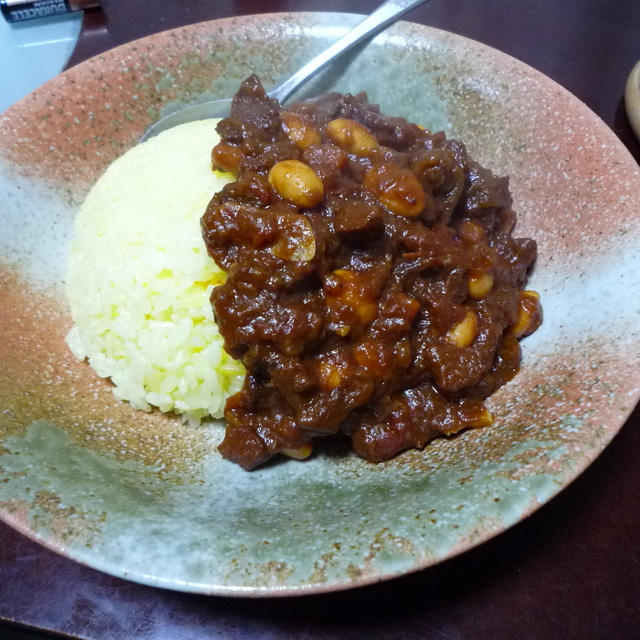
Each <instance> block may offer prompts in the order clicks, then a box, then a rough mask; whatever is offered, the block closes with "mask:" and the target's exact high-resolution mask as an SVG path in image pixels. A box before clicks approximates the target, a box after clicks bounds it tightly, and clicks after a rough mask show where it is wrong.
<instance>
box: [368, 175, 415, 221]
mask: <svg viewBox="0 0 640 640" xmlns="http://www.w3.org/2000/svg"><path fill="white" fill-rule="evenodd" d="M363 184H364V186H365V187H367V188H368V189H370V190H371V191H373V193H374V194H375V195H376V196H377V197H378V199H379V200H380V202H381V203H382V204H383V205H385V206H386V207H387V208H388V209H390V210H391V211H392V212H393V213H396V214H398V215H401V216H407V217H410V218H413V217H415V216H417V215H418V214H420V212H421V211H422V210H423V209H424V206H425V203H426V195H425V193H424V189H423V188H422V185H421V184H420V182H419V181H418V179H417V178H416V176H415V175H414V174H413V173H412V172H411V170H410V169H403V168H402V167H399V166H397V165H395V164H390V163H387V164H379V165H376V166H373V167H371V169H369V171H367V173H366V175H365V177H364V183H363Z"/></svg>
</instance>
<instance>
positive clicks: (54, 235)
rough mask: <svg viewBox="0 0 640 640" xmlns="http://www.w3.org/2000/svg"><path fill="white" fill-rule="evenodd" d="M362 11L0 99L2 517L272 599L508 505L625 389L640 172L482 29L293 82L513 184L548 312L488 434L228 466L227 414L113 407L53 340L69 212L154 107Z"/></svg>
mask: <svg viewBox="0 0 640 640" xmlns="http://www.w3.org/2000/svg"><path fill="white" fill-rule="evenodd" d="M356 21H357V17H355V16H352V15H346V14H328V13H315V14H312V13H290V14H272V15H261V16H247V17H240V18H235V19H228V20H221V21H214V22H208V23H202V24H197V25H193V26H190V27H185V28H182V29H177V30H174V31H169V32H165V33H160V34H157V35H154V36H151V37H149V38H145V39H143V40H139V41H136V42H132V43H129V44H127V45H124V46H122V47H119V48H117V49H114V50H112V51H109V52H107V53H105V54H104V55H101V56H98V57H96V58H93V59H91V60H89V61H87V62H85V63H83V64H81V65H79V66H77V67H75V68H73V69H71V70H70V71H68V72H66V73H64V74H62V75H61V76H59V77H57V78H55V79H54V80H52V81H51V82H49V83H48V84H46V85H44V86H43V87H41V88H40V89H38V90H37V91H35V92H34V93H32V94H31V95H29V96H28V97H26V98H25V99H23V100H22V101H20V102H19V103H17V104H16V105H14V106H13V107H11V108H10V109H9V110H8V111H6V112H5V113H4V114H2V116H0V120H1V125H0V200H1V202H2V207H1V210H0V229H1V231H0V286H1V288H2V295H3V300H2V304H1V305H0V358H1V362H2V367H1V368H0V517H2V519H3V520H4V521H5V522H7V523H9V524H10V525H11V526H13V527H15V528H16V529H18V530H19V531H21V532H23V533H25V534H26V535H28V536H30V537H32V538H34V539H36V540H38V541H40V542H41V543H42V544H44V545H46V546H47V547H49V548H51V549H54V550H56V551H57V552H59V553H62V554H64V555H66V556H68V557H70V558H73V559H75V560H77V561H80V562H82V563H85V564H87V565H89V566H91V567H94V568H97V569H100V570H103V571H106V572H109V573H111V574H113V575H117V576H121V577H124V578H127V579H131V580H135V581H139V582H142V583H147V584H151V585H157V586H162V587H167V588H172V589H178V590H185V591H195V592H201V593H211V594H226V595H234V594H237V595H265V596H266V595H269V596H272V595H291V594H302V593H317V592H321V591H329V590H335V589H345V588H349V587H352V586H357V585H363V584H367V583H371V582H375V581H378V580H383V579H385V578H388V577H391V576H397V575H400V574H403V573H406V572H410V571H415V570H417V569H420V568H424V567H427V566H429V565H432V564H435V563H438V562H440V561H442V560H443V559H445V558H448V557H451V556H452V555H455V554H457V553H460V552H462V551H464V550H466V549H469V548H471V547H473V546H475V545H477V544H479V543H480V542H482V541H484V540H487V539H488V538H490V537H492V536H495V535H496V534H498V533H499V532H501V531H503V530H504V529H505V528H506V527H509V526H511V525H512V524H514V523H516V522H518V521H519V520H521V519H522V518H524V517H526V516H527V515H528V514H530V513H531V512H532V511H534V510H535V509H537V508H538V507H539V506H540V505H542V504H544V503H545V502H546V501H548V500H549V499H550V498H551V497H552V496H554V495H555V494H556V493H557V492H558V491H560V490H561V489H562V488H563V487H565V486H566V485H567V484H568V483H569V482H570V481H571V480H572V479H573V478H575V477H576V475H577V474H579V473H580V472H581V471H582V470H583V469H584V468H585V467H586V466H587V465H588V464H589V463H590V462H591V461H592V460H593V459H594V458H595V457H596V456H597V455H598V454H599V453H600V452H601V451H602V449H603V448H604V447H605V446H606V445H607V443H608V442H609V441H610V440H611V438H612V437H613V436H614V435H615V433H616V432H617V431H618V429H619V428H620V427H621V425H622V424H623V423H624V421H625V419H626V417H627V416H628V414H629V413H630V412H631V410H632V409H633V407H634V405H635V404H636V402H637V400H638V397H639V393H640V391H639V388H638V384H639V382H638V381H639V380H640V348H639V347H638V345H639V344H640V335H639V334H640V322H638V318H640V315H639V314H640V297H639V296H638V293H637V292H638V291H639V290H640V259H639V258H640V256H639V255H638V253H639V249H638V247H640V217H639V216H638V212H639V211H640V175H639V173H638V166H637V165H636V163H635V162H634V160H633V159H632V158H631V156H630V155H629V153H628V152H627V151H626V150H625V149H624V147H623V146H622V144H621V143H620V142H619V141H618V140H617V138H616V137H615V136H614V134H613V133H612V132H611V131H610V130H609V129H607V127H606V126H605V125H604V124H603V123H602V122H601V121H600V120H599V119H598V118H597V117H596V116H595V115H594V114H593V113H592V112H590V111H589V110H588V109H587V107H585V106H584V105H583V104H581V103H580V102H579V101H578V100H577V99H576V98H574V97H573V96H571V95H570V94H569V93H567V92H566V91H565V90H564V89H562V88H561V87H559V86H558V85H556V84H555V83H554V82H552V81H551V80H549V79H548V78H545V77H544V76H542V75H541V74H539V73H538V72H536V71H534V70H533V69H531V68H529V67H527V66H526V65H524V64H522V63H520V62H518V61H516V60H514V59H512V58H509V57H508V56H506V55H504V54H502V53H500V52H497V51H495V50H492V49H490V48H488V47H486V46H484V45H481V44H479V43H476V42H473V41H470V40H467V39H464V38H462V37H459V36H455V35H452V34H449V33H445V32H442V31H438V30H435V29H431V28H427V27H423V26H419V25H416V24H411V23H406V22H402V23H398V24H396V25H394V26H393V27H391V28H389V29H388V30H387V31H386V32H385V33H383V34H381V35H379V36H378V37H376V38H375V39H374V40H373V41H371V42H370V43H369V44H367V46H366V47H364V48H363V49H360V50H359V51H357V52H356V53H355V54H353V55H351V56H349V57H348V58H345V59H344V60H342V61H340V62H338V63H337V64H335V65H334V66H333V67H331V68H330V69H329V70H328V71H326V72H325V73H324V74H323V75H322V76H321V77H320V78H318V79H317V80H315V81H314V82H313V83H312V84H311V85H310V86H309V87H306V88H305V89H304V92H303V93H304V94H306V95H311V94H314V93H318V92H320V91H326V90H328V89H331V90H338V91H349V92H358V91H362V90H364V91H367V92H368V94H369V98H370V100H371V101H372V102H377V103H379V104H380V105H381V108H382V110H383V111H384V112H386V113H389V114H393V115H402V116H405V117H407V118H410V119H412V120H413V121H416V122H419V123H421V124H423V125H424V126H426V127H427V128H429V129H431V130H439V129H444V130H445V131H446V132H447V134H448V135H450V136H452V137H455V138H459V139H461V140H463V141H464V142H465V143H466V144H467V147H468V149H469V151H470V153H471V154H472V155H473V156H474V157H475V158H476V159H478V160H479V161H480V162H481V163H482V164H484V165H485V166H487V167H489V168H491V169H492V170H493V171H494V172H495V173H498V174H508V175H510V177H511V190H512V194H513V197H514V202H515V208H516V211H517V213H518V216H519V222H518V227H517V233H518V235H520V236H530V237H533V238H535V239H536V240H537V242H538V246H539V258H538V262H537V265H536V268H535V271H534V273H533V275H532V278H531V281H530V284H529V288H532V289H535V290H537V291H538V292H539V293H540V295H541V298H542V304H543V308H544V313H545V318H544V324H543V326H542V327H541V329H540V330H538V331H537V332H536V333H535V334H534V335H532V336H531V337H529V338H527V339H526V340H525V341H523V354H524V359H523V366H522V369H521V372H520V373H519V374H518V375H517V376H516V378H515V379H514V380H513V381H512V382H510V383H509V384H507V385H506V386H505V387H503V388H502V389H501V390H500V391H499V392H498V393H497V394H496V395H495V396H494V397H493V398H492V399H491V402H490V405H491V409H492V411H493V413H494V414H495V417H496V420H495V424H494V425H493V426H491V427H488V428H484V429H479V430H473V431H468V432H465V433H463V434H460V435H459V436H457V437H454V438H450V439H440V440H437V441H435V442H433V443H431V444H430V445H428V446H427V447H426V448H425V449H424V451H409V452H406V453H404V454H402V455H400V456H398V457H397V458H395V459H393V460H390V461H389V462H387V463H384V464H379V465H372V464H369V463H367V462H364V461H363V460H360V459H358V458H357V457H356V456H354V455H353V454H351V453H349V452H348V451H347V450H346V448H341V447H340V446H339V445H332V446H327V447H321V448H320V452H319V453H318V454H317V455H315V456H314V457H313V458H312V459H310V460H308V461H306V462H304V463H298V462H294V461H286V462H278V463H275V464H271V465H268V466H266V467H264V468H262V469H259V470H257V471H255V472H251V473H247V472H245V471H243V470H242V469H240V468H238V467H236V466H235V465H233V464H231V463H229V462H227V461H225V460H223V459H222V458H221V457H220V455H219V454H218V453H217V449H216V447H217V444H218V443H219V442H220V440H221V438H222V435H223V431H224V427H223V425H222V424H221V423H219V422H211V423H207V424H205V425H203V426H201V427H200V428H193V427H189V426H186V425H182V424H180V422H179V420H178V419H177V418H176V417H175V416H171V415H162V414H160V413H158V412H152V413H150V414H146V413H142V412H138V411H135V410H133V409H131V408H130V407H129V406H128V405H127V404H124V403H122V402H120V401H119V400H118V399H117V398H115V396H114V395H113V393H112V392H111V388H110V383H109V382H108V381H104V380H102V379H100V378H98V377H97V375H96V374H95V373H94V372H93V371H92V370H91V369H90V367H89V366H88V365H87V364H86V363H80V362H77V361H76V360H75V359H74V358H73V356H72V355H71V354H70V352H69V351H68V348H67V346H66V344H65V342H64V338H65V335H66V333H67V331H68V330H69V328H70V327H71V320H70V317H69V311H68V307H67V303H66V300H65V296H64V272H65V260H66V256H67V252H68V247H69V242H70V237H71V233H72V227H73V218H74V215H75V213H76V212H77V210H78V206H79V204H80V203H81V202H82V200H83V198H84V196H85V195H86V193H87V191H88V189H89V188H90V187H91V185H92V184H93V183H94V182H95V180H96V179H97V178H98V176H99V175H100V174H101V173H102V172H103V171H104V170H105V168H106V167H107V166H108V165H109V163H110V162H111V161H112V160H114V159H115V158H116V157H118V156H119V155H121V154H122V153H123V152H124V151H125V150H126V149H128V148H130V147H131V146H132V145H134V144H135V143H136V141H137V140H138V138H139V137H140V135H141V134H142V132H143V131H144V130H145V128H146V127H147V126H148V125H149V124H150V123H151V122H153V121H154V120H155V119H157V118H158V117H159V116H160V115H163V114H165V113H168V112H169V111H171V110H173V109H176V108H177V107H178V106H180V105H181V104H187V103H191V102H197V101H200V100H202V99H207V98H215V97H226V96H231V95H232V94H233V93H234V91H235V89H236V88H237V86H238V84H239V82H240V81H241V80H242V79H243V78H244V77H246V76H247V75H248V74H249V73H251V72H255V73H257V74H258V75H259V76H260V77H261V79H262V81H263V83H264V84H265V86H267V87H270V86H274V85H275V84H276V83H277V82H278V81H280V80H282V79H284V78H285V77H286V76H287V75H289V74H290V73H291V72H292V71H294V70H295V69H296V68H297V67H299V66H301V64H302V63H303V62H305V61H306V60H308V59H309V58H310V57H311V56H312V55H313V54H314V53H315V52H318V51H320V50H321V49H322V48H323V47H325V46H326V45H327V44H328V43H330V42H331V41H333V40H335V39H336V38H337V37H338V36H339V35H340V34H341V33H342V32H343V31H344V30H345V29H346V28H347V27H348V26H350V25H352V24H354V23H355V22H356Z"/></svg>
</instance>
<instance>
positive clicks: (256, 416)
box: [202, 76, 541, 469]
mask: <svg viewBox="0 0 640 640" xmlns="http://www.w3.org/2000/svg"><path fill="white" fill-rule="evenodd" d="M218 132H219V134H220V136H221V142H220V143H219V144H218V145H217V146H216V147H215V148H214V149H213V152H212V163H213V166H214V167H216V168H219V169H224V170H227V171H232V172H233V173H234V174H235V175H236V178H237V180H236V181H235V182H234V183H231V184H229V185H227V186H226V187H225V188H224V189H223V190H222V191H221V192H220V193H218V194H216V195H215V196H214V198H213V199H212V201H211V202H210V204H209V206H208V208H207V211H206V213H205V215H204V216H203V218H202V231H203V237H204V240H205V243H206V245H207V249H208V251H209V253H210V255H211V256H212V257H213V259H214V260H215V261H216V262H217V263H218V264H219V265H220V266H221V267H222V268H223V269H225V270H226V271H227V274H228V278H227V282H226V283H225V284H224V285H222V286H220V287H217V288H216V289H214V291H213V293H212V297H211V300H212V305H213V310H214V314H215V317H216V321H217V323H218V326H219V328H220V331H221V334H222V335H223V337H224V339H225V348H226V349H227V350H228V351H229V352H230V353H231V354H232V355H234V356H235V357H237V358H241V359H242V361H243V362H244V364H245V366H246V367H247V371H248V373H247V377H246V380H245V384H244V387H243V389H242V391H240V392H239V393H237V394H236V395H234V396H232V397H231V398H229V399H228V401H227V405H226V410H225V417H226V420H227V431H226V436H225V439H224V441H223V443H222V444H221V446H220V451H221V452H222V454H223V455H224V456H225V457H227V458H229V459H231V460H233V461H235V462H237V463H238V464H240V465H241V466H243V467H244V468H246V469H252V468H254V467H256V466H258V465H260V464H262V463H264V462H265V461H267V460H268V459H269V458H271V457H272V456H273V455H274V454H276V453H279V452H284V453H286V454H288V455H292V456H293V457H299V458H301V457H305V456H306V455H308V454H309V453H310V451H311V447H310V446H309V443H310V441H311V440H312V439H313V438H314V437H316V436H322V435H332V434H335V433H338V432H342V433H344V434H346V436H347V437H349V438H350V440H351V443H352V446H353V449H354V450H355V452H356V453H357V454H358V455H360V456H362V457H364V458H366V459H368V460H371V461H383V460H386V459H388V458H390V457H392V456H394V455H396V454H397V453H399V452H400V451H402V450H404V449H407V448H411V447H423V446H424V445H425V444H426V443H427V442H428V441H429V440H431V439H432V438H434V437H436V436H439V435H450V434H454V433H456V432H458V431H460V430H462V429H465V428H469V427H479V426H485V425H487V424H490V423H491V420H492V418H491V415H490V413H489V412H488V411H487V410H486V408H485V407H484V405H483V400H484V399H485V398H486V397H487V396H488V395H490V394H491V393H492V392H493V391H494V390H495V389H496V388H498V387H499V386H501V385H502V384H504V383H505V382H506V381H508V380H509V379H511V378H512V377H513V376H514V375H515V373H516V372H517V371H518V367H519V364H520V348H519V344H518V339H519V338H521V337H522V336H524V335H527V334H529V333H531V332H532V331H533V330H535V328H537V326H538V325H539V324H540V321H541V309H540V304H539V300H538V297H537V294H535V292H528V291H524V287H525V284H526V280H527V271H528V269H529V268H530V267H531V265H532V264H533V262H534V261H535V256H536V245H535V242H534V241H533V240H530V239H521V238H514V237H513V236H512V230H513V227H514V225H515V222H516V216H515V213H514V212H513V210H512V201H511V196H510V194H509V189H508V179H507V178H499V177H496V176H494V175H493V174H492V173H491V172H490V171H488V170H487V169H484V168H482V167H481V166H480V165H478V164H477V163H476V162H474V161H473V160H472V159H471V158H469V157H468V155H467V152H466V149H465V147H464V145H463V144H462V143H460V142H458V141H455V140H447V139H446V137H445V136H444V134H442V133H435V134H431V133H430V132H428V131H426V130H424V129H423V128H421V127H419V126H418V125H415V124H411V123H409V122H407V121H405V120H403V119H401V118H392V117H387V116H384V115H382V114H380V112H379V110H378V108H377V107H376V106H374V105H371V104H369V103H367V101H366V96H365V95H364V94H359V95H357V96H351V95H344V96H342V95H338V94H329V95H326V96H322V97H321V98H319V99H317V100H314V101H313V102H309V103H297V104H295V105H292V106H287V107H286V108H284V107H281V106H280V105H278V103H277V102H276V101H274V100H272V99H270V98H268V97H267V96H266V95H265V93H264V90H263V89H262V86H261V85H260V83H259V80H258V79H257V78H256V77H255V76H252V77H250V78H248V79H247V80H246V81H245V82H244V83H243V85H242V86H241V88H240V90H239V91H238V93H237V95H236V97H235V98H234V102H233V107H232V111H231V115H230V117H229V118H226V119H224V120H222V121H221V122H220V124H219V125H218Z"/></svg>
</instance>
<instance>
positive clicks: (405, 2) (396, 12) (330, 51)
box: [140, 0, 426, 142]
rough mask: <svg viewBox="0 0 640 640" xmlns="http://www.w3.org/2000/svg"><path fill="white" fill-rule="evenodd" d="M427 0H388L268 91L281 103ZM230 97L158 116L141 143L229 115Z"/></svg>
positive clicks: (141, 139)
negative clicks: (179, 127)
mask: <svg viewBox="0 0 640 640" xmlns="http://www.w3.org/2000/svg"><path fill="white" fill-rule="evenodd" d="M423 2H426V0H387V2H384V3H383V4H381V5H380V6H379V7H378V8H377V9H376V10H375V11H374V12H373V13H372V14H371V15H369V16H368V17H367V18H365V19H364V20H363V21H362V22H360V23H359V24H357V25H356V26H355V27H354V28H353V29H351V30H350V31H348V32H347V33H345V34H344V35H343V36H342V37H341V38H340V39H339V40H337V41H336V42H334V43H333V44H332V45H331V46H329V47H328V48H327V49H325V50H324V51H323V52H322V53H320V54H319V55H317V56H316V57H315V58H313V59H312V60H310V61H309V62H307V64H305V65H304V67H302V69H300V70H299V71H297V72H296V73H294V74H293V75H292V76H291V77H290V78H289V79H288V80H285V82H283V83H282V84H281V85H280V86H278V87H276V88H275V89H272V90H271V91H269V92H268V93H269V95H270V96H271V97H272V98H275V99H276V100H278V101H279V102H280V103H283V102H284V101H285V100H286V99H287V98H288V97H289V96H290V95H291V94H292V93H293V92H294V91H295V90H296V89H297V88H298V87H299V86H300V85H301V84H302V83H303V82H306V81H307V80H309V78H311V77H313V76H314V75H315V74H316V73H318V72H319V71H320V70H322V69H324V68H325V67H326V66H327V65H328V64H329V63H330V62H333V61H334V60H335V59H336V58H337V57H338V56H340V55H342V54H343V53H345V52H347V51H349V50H350V49H352V48H353V47H355V46H356V45H357V44H359V43H360V42H362V41H363V40H365V39H366V38H368V37H370V36H372V35H374V34H376V33H378V32H379V31H382V30H383V29H384V28H385V27H386V26H388V25H390V24H391V23H393V22H395V21H396V20H397V19H398V18H400V16H402V15H404V14H405V13H407V11H410V10H411V9H413V8H414V7H417V6H418V5H421V4H422V3H423ZM230 109H231V99H230V98H226V99H222V100H211V101H209V102H203V103H202V104H195V105H192V106H190V107H185V108H184V109H180V110H179V111H176V112H174V113H170V114H169V115H167V116H165V117H164V118H160V120H158V121H157V122H155V123H154V124H152V125H151V126H150V127H149V128H148V129H147V130H146V131H145V132H144V135H143V136H142V138H140V142H144V141H145V140H148V139H149V138H152V137H153V136H155V135H157V134H159V133H160V132H161V131H164V130H165V129H170V128H171V127H175V126H177V125H179V124H184V123H185V122H192V121H194V120H202V119H204V118H224V117H225V116H228V115H229V111H230Z"/></svg>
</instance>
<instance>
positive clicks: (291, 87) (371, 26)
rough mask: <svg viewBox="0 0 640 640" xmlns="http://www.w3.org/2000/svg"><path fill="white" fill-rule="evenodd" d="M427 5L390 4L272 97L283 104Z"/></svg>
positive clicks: (405, 0) (412, 1)
mask: <svg viewBox="0 0 640 640" xmlns="http://www.w3.org/2000/svg"><path fill="white" fill-rule="evenodd" d="M423 2H426V0H387V1H386V2H384V3H383V4H381V5H380V6H379V7H378V8H377V9H376V10H375V11H374V12H373V13H372V14H370V15H369V16H368V17H366V18H365V19H364V20H363V21H362V22H360V23H359V24H357V25H356V26H355V27H354V28H353V29H351V30H350V31H348V32H347V33H345V34H344V35H343V36H342V37H341V38H340V39H339V40H336V42H334V43H333V44H332V45H331V46H330V47H329V48H327V49H325V50H324V51H323V52H322V53H320V54H319V55H317V56H316V57H315V58H313V59H312V60H310V61H309V62H307V64H305V65H304V67H302V69H300V70H299V71H297V72H296V73H294V74H293V75H292V76H291V77H290V78H289V79H288V80H285V81H284V82H283V83H282V84H281V85H279V86H278V87H276V88H275V89H273V90H272V91H269V95H270V96H271V97H272V98H276V99H277V100H278V101H279V102H280V103H281V104H282V103H283V102H284V101H285V100H286V99H287V98H288V97H289V96H290V95H291V94H292V93H293V92H294V91H295V90H296V89H297V88H298V87H299V86H300V85H301V84H302V83H303V82H305V80H308V79H309V78H311V77H313V76H314V75H315V74H316V73H318V71H320V70H322V69H324V68H325V67H326V66H327V65H328V64H329V63H330V62H332V61H333V59H334V58H336V57H338V56H339V55H340V54H342V53H345V52H346V51H349V50H350V49H352V48H353V47H355V46H356V45H357V44H359V43H360V42H362V41H363V40H365V39H366V38H368V37H370V36H372V35H374V34H376V33H378V32H379V31H382V29H384V28H385V27H386V26H387V25H388V24H390V23H392V22H394V21H395V20H397V19H398V18H399V17H400V16H402V15H403V14H405V13H407V11H410V10H411V9H413V8H414V7H417V6H418V5H420V4H422V3H423Z"/></svg>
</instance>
